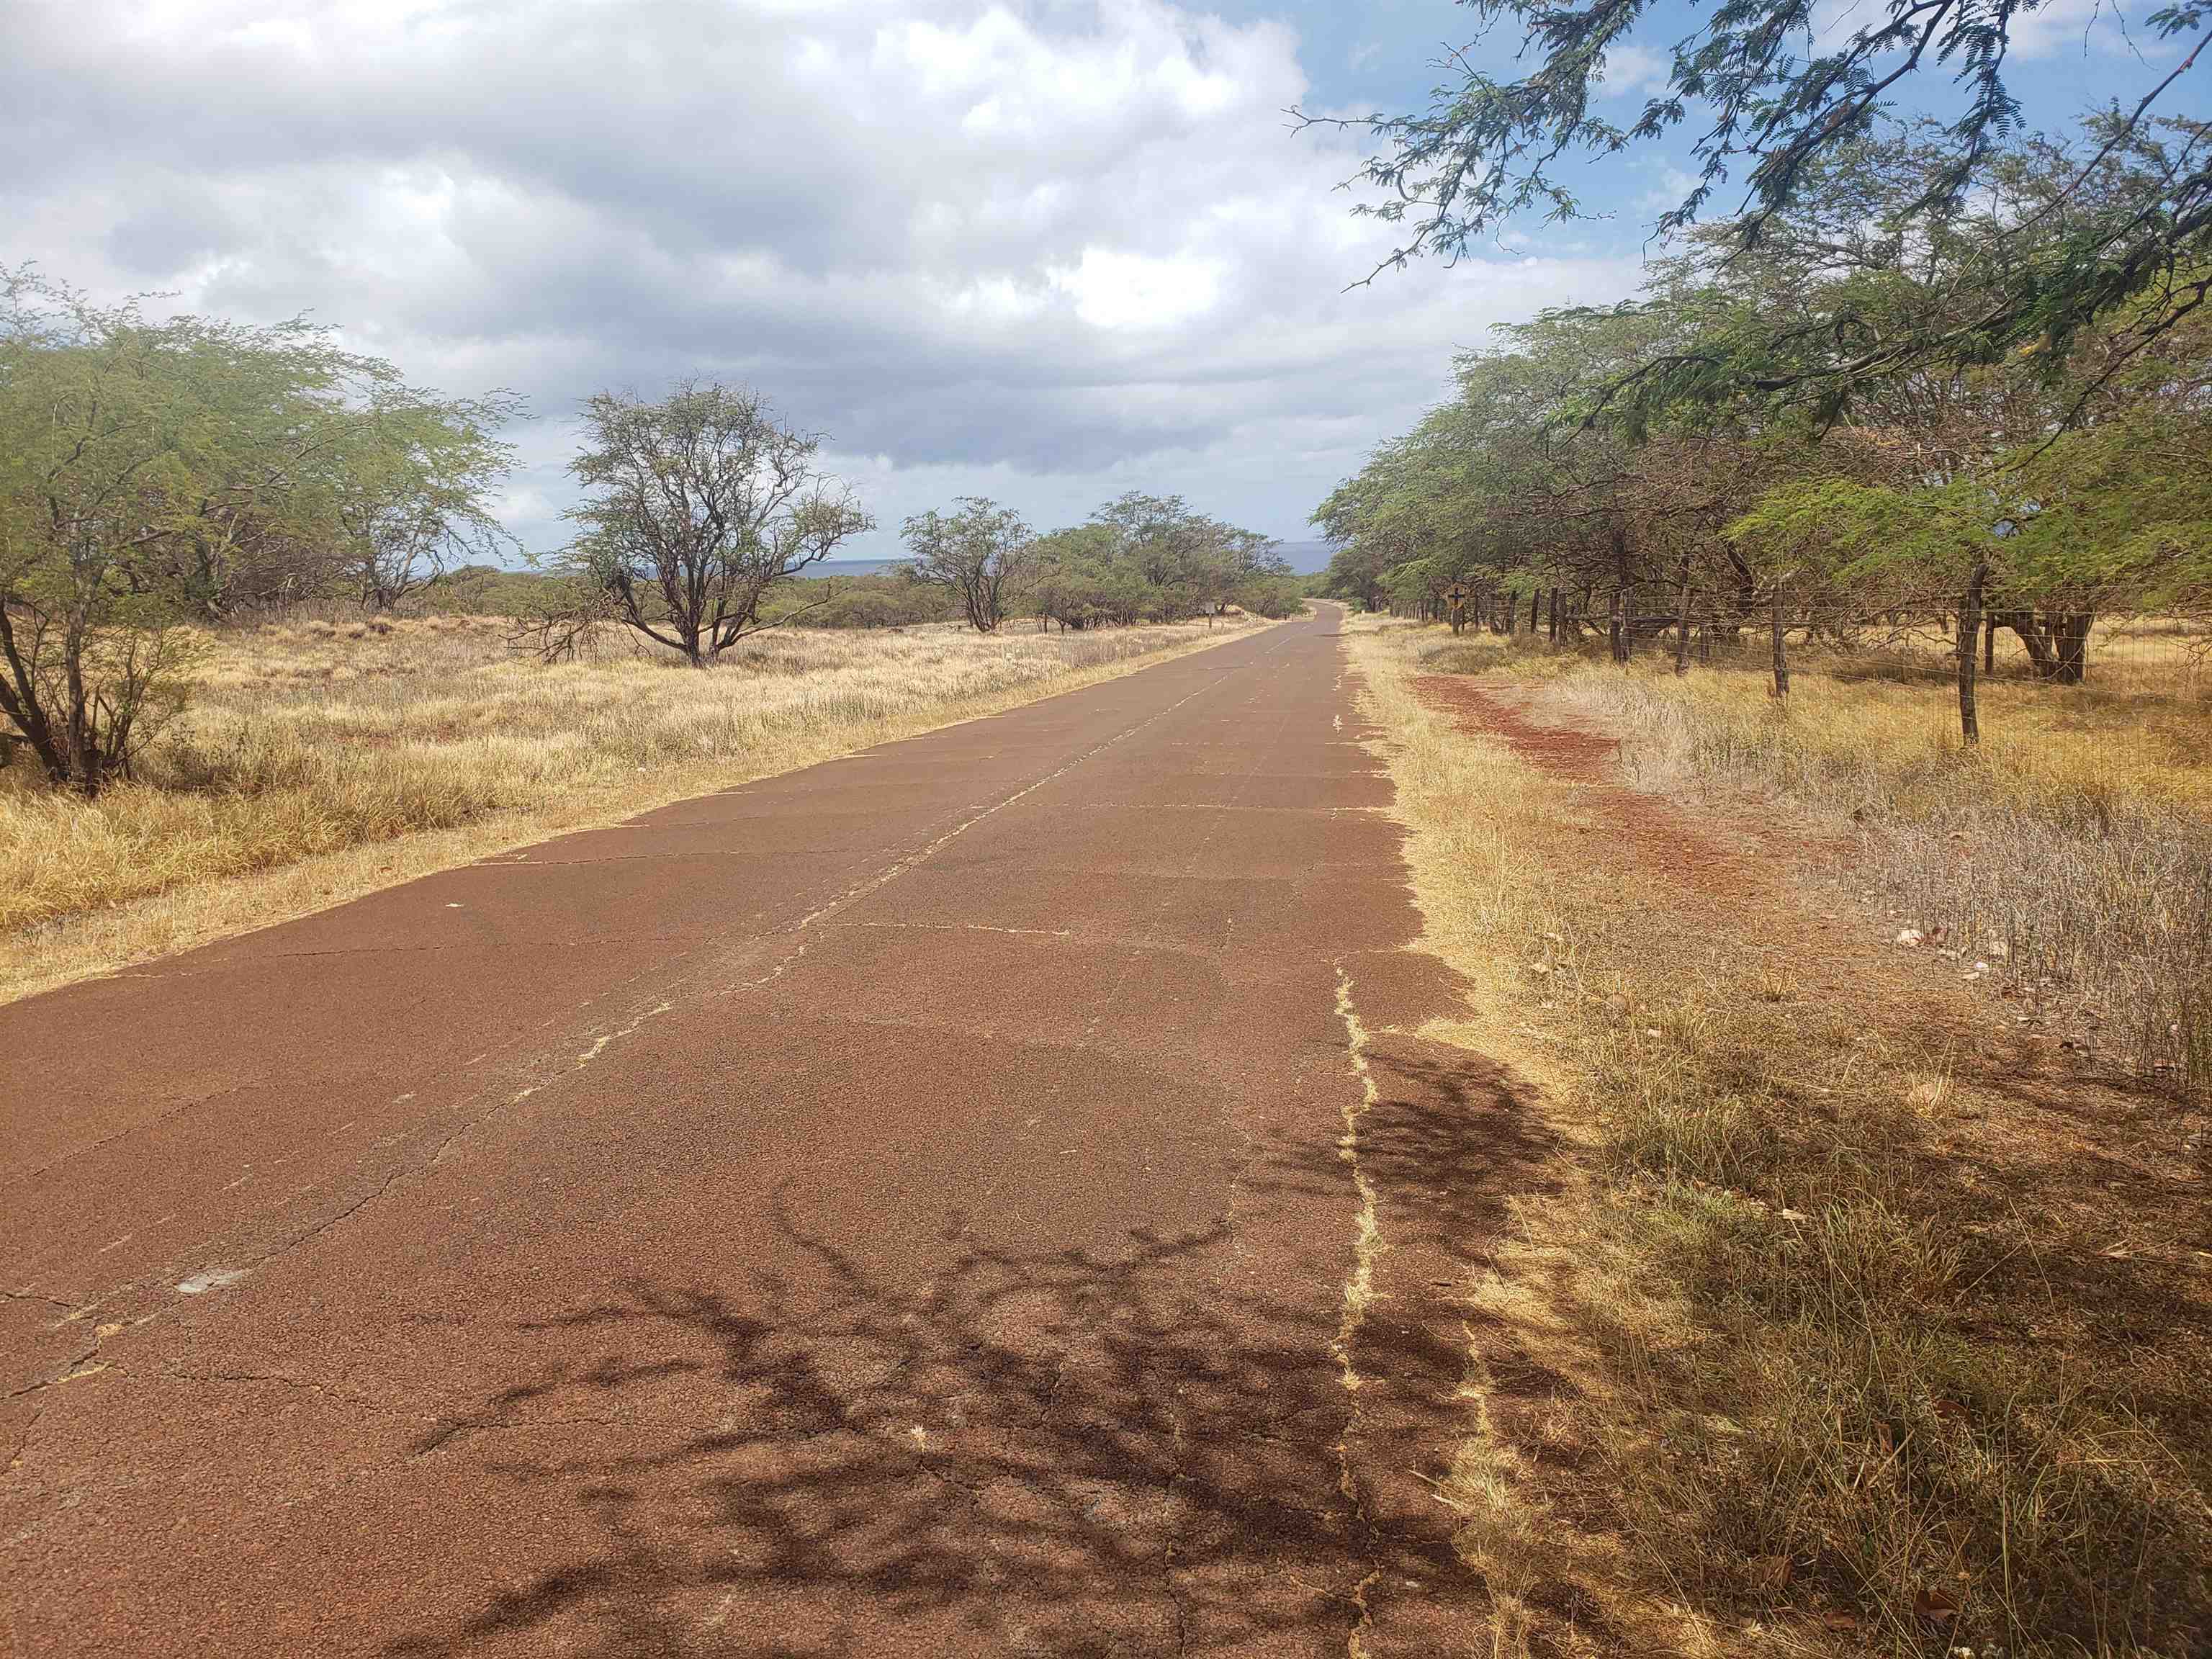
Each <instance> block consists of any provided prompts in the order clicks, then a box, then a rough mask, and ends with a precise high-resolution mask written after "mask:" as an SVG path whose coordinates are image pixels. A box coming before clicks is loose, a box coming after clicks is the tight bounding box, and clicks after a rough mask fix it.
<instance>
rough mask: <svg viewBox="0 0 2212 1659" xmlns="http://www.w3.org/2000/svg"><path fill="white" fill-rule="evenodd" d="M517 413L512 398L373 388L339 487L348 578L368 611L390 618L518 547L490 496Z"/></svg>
mask: <svg viewBox="0 0 2212 1659" xmlns="http://www.w3.org/2000/svg"><path fill="white" fill-rule="evenodd" d="M521 411H522V401H521V399H520V398H517V397H515V396H513V394H512V393H508V392H492V393H490V394H489V395H488V396H485V397H483V398H451V399H447V398H435V397H432V396H430V395H428V394H427V393H423V392H416V391H413V390H411V389H410V388H408V387H404V386H380V387H379V388H377V390H376V391H375V392H374V394H373V395H372V396H371V398H370V399H369V403H368V408H367V409H366V410H364V411H362V416H361V417H360V418H359V419H358V420H357V421H356V422H355V423H354V426H353V429H352V431H351V432H350V433H349V436H348V441H347V442H346V443H345V445H344V447H343V467H342V468H341V469H340V470H339V472H338V474H337V478H336V480H335V483H334V490H335V501H334V508H333V510H334V513H335V517H336V520H337V526H338V530H339V533H340V537H341V555H340V556H341V558H342V560H343V579H344V580H345V583H346V585H347V586H348V587H349V588H350V589H351V590H352V592H354V593H355V595H356V597H358V598H359V599H360V600H361V602H362V604H363V605H368V606H369V607H371V608H372V609H374V610H379V611H389V610H390V609H392V607H393V606H394V605H398V604H399V603H400V601H401V600H403V599H406V598H407V597H408V596H409V595H410V594H413V593H416V592H420V591H421V590H422V588H423V587H425V586H428V585H429V584H430V583H431V582H433V581H435V580H437V579H438V578H439V577H440V576H441V575H443V574H446V572H447V571H448V570H450V569H453V568H455V567H457V566H461V565H467V564H474V563H490V564H497V563H499V562H501V556H502V555H504V554H506V553H508V552H511V551H513V550H517V549H518V546H519V544H517V543H516V541H515V539H514V538H513V536H512V535H510V534H509V533H508V532H507V529H506V527H505V526H503V525H501V523H500V521H499V520H498V518H497V517H496V516H495V514H494V513H493V511H492V501H491V497H492V492H493V491H494V490H495V489H496V488H497V486H498V484H499V482H500V480H501V478H503V477H505V476H506V475H507V471H509V470H510V469H511V468H512V467H513V465H514V448H513V446H512V445H511V444H507V443H505V442H503V441H501V439H500V437H499V431H500V428H501V427H503V426H505V425H506V424H507V422H509V421H512V420H513V419H514V418H515V417H516V416H518V415H520V413H521Z"/></svg>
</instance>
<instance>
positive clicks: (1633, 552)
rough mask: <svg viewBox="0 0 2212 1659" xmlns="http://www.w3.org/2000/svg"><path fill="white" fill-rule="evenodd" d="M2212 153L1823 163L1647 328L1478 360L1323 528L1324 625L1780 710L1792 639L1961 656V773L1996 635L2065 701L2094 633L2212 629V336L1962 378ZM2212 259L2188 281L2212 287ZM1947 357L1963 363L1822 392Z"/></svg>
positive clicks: (1660, 288) (1547, 316)
mask: <svg viewBox="0 0 2212 1659" xmlns="http://www.w3.org/2000/svg"><path fill="white" fill-rule="evenodd" d="M2208 133H2212V129H2207V128H2206V127H2205V126H2203V125H2202V124H2196V123H2190V122H2184V121H2179V120H2176V121H2173V122H2170V123H2168V124H2167V125H2166V128H2165V129H2163V130H2162V131H2161V132H2152V131H2144V130H2142V129H2137V128H2124V127H2120V126H2118V125H2115V126H2113V127H2112V128H2111V129H2110V130H2109V131H2102V132H2100V133H2097V134H2093V135H2092V137H2091V139H2090V140H2088V141H2085V143H2081V144H2077V145H2067V144H2061V143H2051V142H2046V141H2043V140H2020V141H2017V142H2013V143H2006V144H2004V145H2002V147H1994V148H1992V149H1990V151H1989V152H1988V153H1987V154H1985V155H1983V156H1982V157H1981V158H1979V160H1978V162H1977V172H1976V173H1975V180H1976V185H1977V187H1976V188H1975V189H1973V190H1972V191H1965V192H1961V193H1956V194H1946V193H1945V192H1944V191H1943V190H1942V188H1941V186H1942V180H1943V178H1944V173H1943V169H1944V168H1945V167H1947V166H1948V165H1949V164H1950V157H1951V155H1952V150H1951V147H1950V143H1949V139H1948V135H1947V134H1945V133H1943V132H1941V131H1929V130H1927V129H1921V128H1905V129H1893V130H1890V131H1886V132H1882V133H1877V134H1869V136H1866V137H1862V138H1860V139H1858V140H1857V141H1856V142H1853V143H1848V144H1844V145H1841V146H1839V147H1835V148H1832V149H1823V150H1821V151H1820V152H1819V153H1818V154H1816V155H1813V156H1811V157H1809V158H1808V159H1807V160H1806V161H1805V162H1804V163H1803V167H1802V176H1801V177H1800V178H1799V179H1798V180H1797V181H1796V186H1795V188H1794V190H1793V192H1792V194H1791V196H1790V199H1789V201H1788V203H1787V204H1784V205H1783V206H1781V207H1778V208H1777V209H1775V210H1772V211H1769V212H1766V213H1765V215H1764V216H1763V219H1762V222H1761V225H1760V227H1759V235H1758V236H1757V237H1756V238H1755V239H1753V240H1749V241H1747V240H1746V236H1745V234H1744V233H1743V230H1742V228H1741V226H1740V225H1736V224H1734V223H1730V224H1723V225H1715V226H1710V227H1705V228H1699V229H1697V230H1694V231H1692V232H1691V233H1689V234H1687V235H1686V239H1685V243H1684V245H1683V246H1682V248H1681V249H1680V251H1679V252H1676V253H1675V254H1674V255H1673V256H1672V257H1670V258H1666V259H1663V260H1661V261H1658V262H1656V263H1655V264H1654V265H1653V266H1652V267H1651V270H1650V277H1649V281H1648V283H1647V285H1646V289H1645V291H1644V295H1642V297H1641V298H1639V299H1638V300H1637V301H1632V302H1629V303H1626V304H1623V305H1620V306H1617V307H1607V308H1597V309H1591V308H1580V309H1571V310H1555V311H1549V312H1546V313H1542V314H1541V315H1540V316H1538V317H1537V318H1536V319H1534V320H1533V321H1531V322H1528V323H1526V324H1522V325H1516V326H1512V327H1509V328H1506V329H1504V330H1501V331H1499V342H1498V345H1497V346H1495V347H1494V348H1492V349H1488V350H1484V351H1477V352H1472V353H1469V354H1467V355H1465V356H1462V357H1461V358H1460V359H1459V360H1458V363H1457V381H1458V391H1457V395H1456V396H1455V398H1452V399H1451V400H1450V401H1449V402H1448V403H1445V404H1442V405H1441V406H1439V407H1437V408H1436V409H1434V410H1431V412H1430V413H1429V414H1428V415H1427V416H1425V418H1424V419H1423V420H1422V421H1421V422H1420V423H1419V425H1418V426H1417V427H1415V428H1413V430H1412V431H1411V432H1409V433H1407V434H1406V435H1403V436H1401V437H1399V438H1396V439H1394V440H1392V441H1389V442H1388V443H1386V444H1384V445H1383V447H1381V448H1379V449H1378V450H1377V451H1376V453H1374V454H1373V456H1372V457H1371V458H1370V460H1369V461H1368V463H1367V465H1365V466H1364V468H1363V469H1362V470H1361V471H1359V473H1358V475H1356V476H1355V477H1352V478H1350V479H1347V480H1346V482H1345V483H1343V484H1342V485H1340V487H1339V488H1338V489H1336V490H1335V491H1334V493H1333V494H1332V495H1330V496H1329V498H1328V500H1327V501H1325V502H1324V503H1323V504H1322V507H1321V508H1320V509H1319V511H1318V512H1317V513H1316V515H1315V522H1316V524H1317V525H1319V526H1321V527H1322V530H1323V531H1324V532H1325V533H1326V534H1327V535H1328V538H1330V540H1331V541H1332V542H1333V543H1334V545H1335V549H1336V550H1335V553H1334V558H1333V560H1332V562H1331V565H1330V569H1329V575H1328V582H1329V586H1330V588H1331V591H1333V592H1338V593H1340V594H1342V595H1345V596H1346V597H1350V598H1353V599H1358V601H1360V602H1362V603H1364V604H1365V605H1368V606H1370V607H1372V608H1377V609H1380V608H1383V607H1386V606H1393V607H1396V608H1399V609H1401V610H1407V611H1419V612H1421V613H1423V614H1427V615H1432V616H1437V617H1454V616H1456V618H1457V619H1458V620H1460V621H1461V622H1462V623H1470V622H1471V623H1478V624H1480V623H1489V624H1490V625H1492V626H1496V627H1499V628H1501V629H1534V628H1541V629H1544V630H1545V631H1546V633H1547V635H1549V636H1550V637H1552V638H1555V639H1556V638H1561V637H1565V638H1566V639H1569V640H1575V639H1579V638H1582V637H1583V636H1585V635H1587V634H1588V633H1589V632H1591V631H1592V630H1595V632H1596V633H1597V634H1599V635H1601V637H1602V638H1603V639H1604V640H1605V641H1606V642H1607V646H1608V648H1609V649H1610V651H1611V652H1612V653H1613V656H1614V657H1615V658H1616V659H1620V660H1626V658H1627V655H1628V653H1629V651H1630V649H1631V648H1632V646H1633V645H1634V643H1635V642H1636V641H1638V639H1640V638H1644V639H1648V638H1650V637H1651V636H1654V635H1662V636H1665V637H1668V639H1669V640H1670V641H1671V642H1672V644H1673V645H1674V651H1675V660H1676V665H1677V666H1678V668H1684V669H1686V667H1687V666H1688V665H1689V663H1690V661H1691V660H1692V654H1693V650H1694V651H1697V652H1702V651H1704V650H1706V649H1709V648H1710V647H1711V645H1712V644H1713V642H1714V641H1716V640H1719V641H1724V642H1725V643H1727V644H1728V645H1730V646H1735V645H1739V644H1743V643H1746V642H1747V638H1746V636H1747V635H1756V636H1757V637H1758V638H1759V644H1760V647H1761V648H1762V649H1765V650H1771V653H1772V659H1773V663H1774V671H1775V689H1776V690H1777V692H1778V694H1782V695H1786V694H1787V691H1788V688H1789V679H1788V655H1787V648H1788V647H1787V642H1788V640H1789V638H1790V637H1791V636H1793V635H1798V636H1804V637H1812V638H1818V639H1820V640H1823V641H1828V642H1831V643H1833V644H1836V645H1838V646H1843V647H1851V646H1854V645H1857V644H1859V643H1862V642H1864V641H1869V640H1875V639H1881V638H1882V637H1885V636H1887V635H1892V634H1894V633H1899V632H1902V631H1904V630H1906V629H1929V628H1941V629H1943V630H1944V631H1945V632H1946V633H1947V634H1948V635H1949V637H1950V639H1951V641H1952V650H1953V654H1954V665H1955V671H1956V675H1957V678H1958V682H1959V696H1960V725H1961V731H1962V733H1963V735H1964V736H1965V737H1966V739H1967V740H1968V741H1972V740H1973V739H1974V738H1975V737H1976V736H1977V735H1978V723H1977V710H1976V698H1975V683H1976V678H1977V674H1978V671H1979V670H1980V668H1981V666H1982V661H1980V660H1978V659H1983V660H1985V659H1987V657H1988V655H1989V653H1990V651H1991V649H1992V647H1993V643H1994V640H1995V636H1996V633H1997V631H1998V630H2000V629H2006V630H2010V631H2012V632H2014V633H2015V634H2016V635H2018V636H2019V638H2020V640H2021V643H2022V645H2023V646H2024V647H2025V648H2026V651H2027V656H2028V658H2029V659H2030V661H2031V662H2032V663H2033V665H2035V668H2036V669H2037V671H2039V672H2041V673H2043V674H2044V675H2045V676H2046V677H2047V678H2050V679H2051V680H2052V681H2054V682H2069V681H2075V680H2078V679H2080V678H2081V677H2082V674H2083V672H2084V670H2085V664H2086V660H2087V642H2088V640H2089V637H2090V634H2091V631H2092V629H2093V626H2094V623H2095V621H2096V618H2097V617H2099V616H2100V615H2101V614H2105V613H2107V612H2112V611H2127V612H2136V613H2140V612H2146V611H2160V612H2177V613H2191V614H2198V613H2203V612H2205V611H2208V610H2212V465H2208V464H2207V458H2208V457H2212V312H2208V311H2206V310H2204V309H2202V308H2200V307H2197V306H2195V305H2192V304H2191V303H2188V302H2187V296H2186V295H2184V296H2183V298H2182V300H2181V301H2172V296H2170V295H2163V294H2161V295H2160V297H2158V298H2156V299H2155V300H2154V301H2153V300H2144V301H2134V300H2130V301H2127V302H2125V303H2122V304H2119V305H2118V306H2116V307H2113V308H2112V309H2111V310H2109V311H2107V312H2106V313H2100V315H2099V316H2098V317H2097V318H2095V319H2093V320H2091V321H2089V322H2087V323H2084V324H2081V325H2079V326H2076V327H2075V328H2073V329H2071V330H2070V331H2069V332H2068V333H2067V334H2066V335H2065V337H2064V338H2063V343H2060V344H2057V345H2046V344H2039V343H2037V342H2035V341H2033V340H2031V341H2028V342H2026V343H2022V342H2021V341H2020V340H2018V339H2017V338H2016V337H2015V336H2013V335H2012V334H2010V333H2007V334H2005V335H2003V336H2002V338H2001V339H1993V340H1992V341H1991V342H1990V345H1989V348H1988V349H1983V350H1980V351H1973V352H1969V351H1966V350H1965V349H1964V348H1963V347H1962V346H1960V338H1961V337H1963V336H1964V335H1966V334H1969V333H1971V332H1972V331H1973V330H1974V329H1975V328H1976V327H1977V326H1978V319H1984V318H1985V317H1988V316H1990V315H1991V314H1994V313H2005V314H2007V315H2008V314H2009V313H2008V312H2006V307H2008V305H2009V304H2010V302H2011V301H2010V300H2009V298H2008V295H2011V294H2012V293H2013V289H2012V288H2011V286H2010V284H2012V283H2013V282H2014V280H2015V276H2016V271H2015V265H2016V264H2017V263H2018V262H2020V261H2022V260H2026V261H2028V262H2031V263H2048V262H2050V261H2051V260H2054V259H2057V258H2061V257H2062V255H2063V249H2064V246H2066V245H2068V244H2069V240H2073V241H2078V240H2080V239H2081V238H2082V237H2083V236H2084V235H2086V234H2088V233H2087V229H2085V226H2095V225H2102V224H2104V223H2106V222H2109V221H2111V220H2112V219H2114V218H2116V217H2125V216H2130V215H2139V214H2146V213H2155V212H2157V211H2159V210H2160V202H2161V200H2162V199H2163V196H2164V193H2165V191H2166V190H2167V189H2168V187H2169V183H2170V179H2171V176H2172V169H2173V167H2174V165H2175V158H2174V155H2172V154H2171V153H2169V149H2170V148H2172V147H2179V149H2180V150H2181V151H2182V152H2183V153H2184V154H2186V153H2188V152H2189V151H2190V150H2191V149H2194V148H2195V147H2197V146H2199V145H2201V144H2202V143H2204V142H2206V140H2207V137H2208ZM2208 258H2212V254H2205V255H2203V256H2200V257H2199V258H2198V260H2197V264H2185V265H2184V267H2183V268H2182V270H2181V276H2183V277H2185V278H2186V279H2187V280H2189V281H2191V282H2192V283H2194V282H2197V281H2198V280H2199V279H2200V278H2204V277H2208V276H2212V265H2207V264H2204V260H2205V259H2208ZM2200 297H2201V295H2200ZM2169 301H2172V303H2169ZM2143 307H2153V308H2154V310H2155V316H2154V317H2153V316H2151V315H2150V313H2148V312H2146V311H2145V310H2144V309H2143ZM2146 319H2148V320H2149V321H2150V322H2154V324H2155V326H2154V327H2146ZM1934 335H1946V336H1947V337H1950V338H1951V342H1952V345H1951V347H1950V348H1947V349H1945V350H1944V351H1942V352H1931V351H1924V350H1919V349H1914V350H1911V351H1910V352H1905V353H1904V355H1903V356H1900V357H1899V359H1898V361H1896V362H1893V363H1892V364H1891V365H1890V366H1889V367H1888V368H1887V369H1886V370H1885V371H1884V372H1882V373H1880V374H1876V373H1872V372H1857V371H1855V372H1854V373H1852V374H1850V375H1849V376H1847V377H1843V378H1841V379H1838V378H1835V377H1832V376H1830V375H1828V374H1826V369H1827V368H1830V367H1832V366H1833V365H1834V364H1836V363H1837V362H1839V361H1842V360H1844V359H1849V360H1850V361H1851V362H1858V361H1859V360H1861V359H1863V358H1865V357H1866V356H1867V355H1868V354H1869V353H1870V352H1875V351H1878V350H1879V349H1881V345H1882V343H1883V342H1885V341H1887V342H1892V343H1898V344H1899V346H1900V349H1902V346H1903V343H1906V342H1908V341H1911V340H1920V339H1924V338H1926V337H1931V336H1934ZM1455 589H1456V590H1457V591H1458V592H1461V593H1462V594H1464V595H1466V596H1467V597H1466V599H1465V600H1464V601H1463V602H1462V604H1461V605H1459V606H1458V607H1457V609H1456V612H1455V609H1454V606H1453V605H1452V601H1451V598H1450V596H1451V595H1452V593H1453V592H1454V591H1455Z"/></svg>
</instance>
